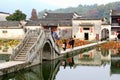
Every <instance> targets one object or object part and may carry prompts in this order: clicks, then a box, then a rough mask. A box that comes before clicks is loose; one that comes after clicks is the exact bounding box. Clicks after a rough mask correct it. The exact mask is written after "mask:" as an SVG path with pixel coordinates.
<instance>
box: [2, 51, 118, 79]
mask: <svg viewBox="0 0 120 80" xmlns="http://www.w3.org/2000/svg"><path fill="white" fill-rule="evenodd" d="M119 54H120V52H119V50H117V51H116V50H107V51H106V50H102V51H100V50H99V49H93V50H90V51H88V52H85V53H80V54H78V55H76V56H70V57H66V58H62V59H60V60H54V61H44V62H43V64H41V65H37V66H34V67H31V68H28V69H24V70H20V71H17V72H15V73H11V74H7V75H4V76H1V77H0V80H120V60H119Z"/></svg>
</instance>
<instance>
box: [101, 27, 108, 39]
mask: <svg viewBox="0 0 120 80" xmlns="http://www.w3.org/2000/svg"><path fill="white" fill-rule="evenodd" d="M108 39H109V30H108V29H106V28H104V29H102V31H101V40H108Z"/></svg>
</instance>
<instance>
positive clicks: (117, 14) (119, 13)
mask: <svg viewBox="0 0 120 80" xmlns="http://www.w3.org/2000/svg"><path fill="white" fill-rule="evenodd" d="M111 15H112V16H120V10H112V14H111Z"/></svg>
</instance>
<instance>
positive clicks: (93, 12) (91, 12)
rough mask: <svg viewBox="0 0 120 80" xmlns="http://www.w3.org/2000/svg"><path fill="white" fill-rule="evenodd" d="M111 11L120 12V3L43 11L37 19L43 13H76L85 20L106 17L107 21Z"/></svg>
mask: <svg viewBox="0 0 120 80" xmlns="http://www.w3.org/2000/svg"><path fill="white" fill-rule="evenodd" d="M111 9H115V10H120V1H118V2H112V3H108V4H106V5H97V4H94V5H79V6H78V7H68V8H64V9H63V8H61V9H56V10H54V11H52V10H44V11H41V12H39V14H38V17H39V18H41V17H42V15H43V14H44V12H57V13H63V12H66V13H68V12H69V13H71V12H77V13H78V14H80V15H81V16H83V17H87V18H103V17H106V18H107V19H109V12H110V10H111Z"/></svg>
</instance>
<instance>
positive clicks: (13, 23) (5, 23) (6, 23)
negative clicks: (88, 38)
mask: <svg viewBox="0 0 120 80" xmlns="http://www.w3.org/2000/svg"><path fill="white" fill-rule="evenodd" d="M19 23H20V22H19V21H0V27H14V26H19Z"/></svg>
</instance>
